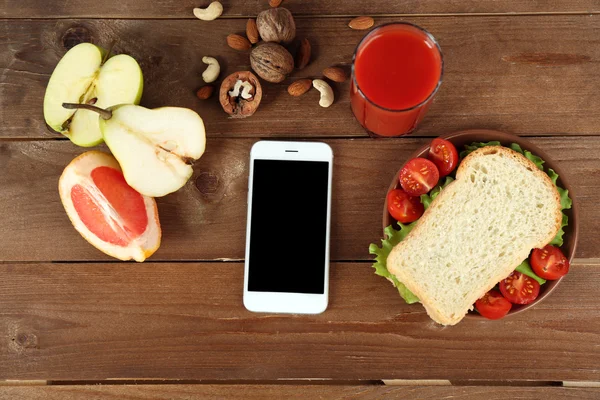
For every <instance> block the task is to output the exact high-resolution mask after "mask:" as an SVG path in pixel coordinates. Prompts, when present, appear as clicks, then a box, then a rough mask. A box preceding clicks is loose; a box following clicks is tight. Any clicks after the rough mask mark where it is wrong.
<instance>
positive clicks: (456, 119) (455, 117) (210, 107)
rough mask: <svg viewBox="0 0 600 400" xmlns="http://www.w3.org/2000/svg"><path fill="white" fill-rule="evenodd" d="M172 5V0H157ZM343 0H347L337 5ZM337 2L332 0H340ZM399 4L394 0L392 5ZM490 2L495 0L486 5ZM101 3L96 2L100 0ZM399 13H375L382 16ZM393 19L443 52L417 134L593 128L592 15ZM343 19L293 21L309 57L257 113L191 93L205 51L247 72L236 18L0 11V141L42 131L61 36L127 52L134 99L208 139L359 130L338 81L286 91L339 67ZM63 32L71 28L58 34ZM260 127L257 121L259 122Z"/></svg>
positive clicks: (44, 134) (596, 22) (348, 42)
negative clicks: (298, 92)
mask: <svg viewBox="0 0 600 400" xmlns="http://www.w3.org/2000/svg"><path fill="white" fill-rule="evenodd" d="M158 3H164V4H176V3H177V2H158ZM345 3H347V2H345ZM345 3H344V4H345ZM397 3H404V2H397ZM496 3H501V2H496ZM103 7H104V6H103ZM393 20H399V18H393V19H391V18H381V19H378V22H380V23H384V22H389V21H393ZM402 20H406V21H410V22H414V23H417V24H419V25H421V26H423V27H425V28H427V29H429V30H430V31H431V32H432V33H433V34H434V35H435V36H436V37H437V38H438V39H439V41H440V44H441V47H442V50H443V52H444V57H445V73H444V83H443V84H442V87H441V89H440V91H439V93H438V94H437V98H436V101H435V103H434V105H433V106H432V107H431V109H430V110H429V114H428V116H427V117H426V118H425V120H424V122H423V124H422V126H421V128H420V129H419V130H418V134H419V135H439V134H440V133H443V132H447V131H451V130H458V129H464V128H471V127H487V128H494V129H501V130H506V131H513V132H519V133H520V134H526V135H548V134H554V135H556V134H565V133H568V134H582V135H587V134H597V133H598V127H599V126H600V115H599V114H598V112H597V110H598V109H599V108H600V92H599V91H598V90H596V86H594V85H593V84H590V82H595V81H596V79H597V75H598V74H597V72H598V71H597V70H598V68H597V61H598V60H599V59H600V43H599V42H598V40H597V31H598V30H600V15H591V16H588V15H585V16H584V15H571V16H551V17H550V16H528V17H523V16H513V17H448V18H434V17H421V18H417V17H413V18H402ZM346 24H347V19H346V18H316V19H302V20H299V21H298V36H299V37H308V38H309V39H310V41H311V43H312V46H313V50H314V57H313V62H312V63H311V64H310V65H309V66H308V67H307V68H305V69H304V70H302V71H298V72H296V73H294V74H293V78H290V79H287V80H286V81H285V82H284V83H282V84H279V85H275V84H267V83H265V84H264V85H263V86H264V91H265V93H264V97H263V101H262V104H261V106H260V108H259V110H258V112H257V113H256V114H255V115H254V116H253V117H251V118H247V119H244V120H231V119H228V118H227V115H226V114H225V113H224V112H223V111H222V110H221V107H220V105H219V104H218V101H217V98H216V97H215V96H213V98H212V99H211V100H209V101H201V100H198V99H197V98H196V96H195V91H196V89H198V87H199V86H201V85H202V80H201V77H200V75H201V72H202V71H203V70H204V68H205V65H204V64H203V63H202V62H201V58H202V56H204V55H212V56H216V57H217V58H218V59H219V60H220V62H221V64H222V66H223V74H222V76H221V77H222V78H224V77H225V76H226V74H229V73H231V72H234V71H238V70H246V69H249V58H248V54H247V53H243V52H236V51H234V50H232V49H230V48H228V47H227V46H226V44H225V37H226V36H227V34H229V33H232V32H243V31H244V29H245V20H243V19H238V20H235V19H234V20H223V21H220V22H218V23H212V24H206V23H201V22H199V21H193V20H182V21H180V20H177V21H172V20H171V21H169V20H146V21H140V20H71V19H65V20H4V21H0V32H2V31H3V32H4V33H5V34H4V35H0V60H2V61H0V67H1V71H0V120H2V121H3V124H2V126H1V127H0V138H51V137H56V134H53V133H50V132H48V131H47V130H46V127H45V124H44V121H43V118H42V117H41V112H42V111H41V110H42V102H43V96H44V90H45V86H46V83H47V81H48V78H49V74H50V73H51V72H52V70H53V68H54V66H55V65H56V63H57V62H58V60H59V59H60V57H61V56H62V55H63V54H64V52H65V48H64V42H65V41H66V42H68V43H71V44H73V40H74V36H73V35H72V33H73V31H72V30H70V29H72V28H74V27H79V28H80V29H79V30H78V31H77V32H78V36H77V37H78V38H79V39H81V38H84V39H87V40H91V41H93V42H94V43H97V44H102V45H104V46H107V45H108V44H109V43H111V42H112V41H113V40H117V41H118V43H117V45H116V51H117V52H125V53H128V54H131V55H133V56H134V57H135V58H136V59H137V60H138V61H139V62H140V64H141V67H142V70H143V71H144V74H145V92H144V96H143V100H142V103H143V104H144V105H146V106H148V107H158V106H164V105H172V106H183V107H189V108H192V109H194V110H196V111H198V112H199V113H200V114H201V115H202V117H203V118H204V120H205V122H206V126H207V131H208V135H209V136H211V137H241V136H254V137H256V136H259V137H262V136H289V137H299V136H300V137H312V136H323V135H327V136H359V137H360V136H363V137H364V136H366V134H365V132H364V130H363V129H362V128H361V126H360V125H359V124H358V123H356V121H355V120H354V118H353V116H352V113H351V111H350V106H349V94H348V92H349V82H345V83H343V84H336V85H334V86H335V88H334V90H335V93H336V97H337V100H336V103H335V104H334V105H333V106H332V107H330V108H327V109H324V108H321V107H319V106H318V104H317V103H318V93H317V92H316V91H314V90H313V91H310V92H309V93H307V94H306V95H304V96H302V97H300V98H293V97H291V96H289V95H288V94H287V92H286V88H287V85H288V84H289V83H290V82H291V81H292V80H293V79H295V78H300V77H317V76H320V74H321V71H322V70H323V68H325V67H328V66H330V65H334V64H341V65H346V66H348V65H349V64H350V62H351V59H352V54H353V52H354V49H355V47H356V44H357V43H358V41H359V40H360V38H361V37H362V36H363V35H364V32H362V31H354V30H351V29H349V28H348V27H347V26H346ZM69 32H71V33H69ZM265 126H267V127H268V129H265Z"/></svg>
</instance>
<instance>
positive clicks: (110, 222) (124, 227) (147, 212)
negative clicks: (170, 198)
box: [59, 151, 161, 261]
mask: <svg viewBox="0 0 600 400" xmlns="http://www.w3.org/2000/svg"><path fill="white" fill-rule="evenodd" d="M59 191H60V195H61V200H62V202H63V205H64V207H65V210H66V211H67V215H68V216H69V218H70V219H71V222H72V223H73V226H74V227H75V229H77V231H79V233H80V234H81V235H82V236H83V237H84V238H85V239H86V240H87V241H88V242H90V243H91V244H92V245H94V246H95V247H97V248H98V249H99V250H101V251H103V252H104V253H106V254H108V255H111V256H113V257H116V258H118V259H121V260H131V259H133V260H136V261H143V260H144V259H146V258H147V257H149V256H150V255H152V254H153V253H154V251H156V249H158V246H159V245H160V236H161V231H160V223H159V221H158V211H157V208H156V202H155V201H154V199H152V198H150V197H147V196H143V195H141V194H140V193H138V192H137V191H135V189H133V188H132V187H131V186H129V185H128V184H127V182H126V181H125V178H124V177H123V173H122V172H121V169H120V167H119V164H118V163H117V161H116V160H115V159H114V158H113V157H112V156H110V155H108V154H105V153H102V152H99V151H89V152H87V153H84V154H82V155H81V156H79V157H77V158H76V159H74V160H73V161H72V162H71V163H70V164H69V165H68V166H67V168H65V171H64V172H63V174H62V176H61V178H60V181H59Z"/></svg>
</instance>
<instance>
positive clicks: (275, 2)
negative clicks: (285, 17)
mask: <svg viewBox="0 0 600 400" xmlns="http://www.w3.org/2000/svg"><path fill="white" fill-rule="evenodd" d="M282 1H283V0H269V5H270V6H271V7H279V6H280V5H281V2H282Z"/></svg>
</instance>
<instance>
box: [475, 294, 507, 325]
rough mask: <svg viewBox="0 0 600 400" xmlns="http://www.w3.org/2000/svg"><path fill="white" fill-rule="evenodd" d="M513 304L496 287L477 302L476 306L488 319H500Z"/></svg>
mask: <svg viewBox="0 0 600 400" xmlns="http://www.w3.org/2000/svg"><path fill="white" fill-rule="evenodd" d="M511 307H512V304H510V301H508V300H506V299H505V298H504V297H502V295H501V294H500V292H498V291H497V290H495V289H492V290H490V291H489V292H487V293H486V294H485V295H484V296H483V297H482V298H480V299H479V300H477V301H476V302H475V308H476V309H477V311H479V314H481V315H482V316H483V317H485V318H487V319H500V318H502V317H504V316H505V315H506V314H508V312H509V311H510V309H511Z"/></svg>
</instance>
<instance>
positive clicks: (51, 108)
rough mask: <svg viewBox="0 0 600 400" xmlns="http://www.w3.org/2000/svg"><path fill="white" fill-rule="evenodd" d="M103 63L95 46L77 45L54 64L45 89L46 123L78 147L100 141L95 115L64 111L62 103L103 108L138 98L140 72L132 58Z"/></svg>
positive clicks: (134, 102) (80, 110)
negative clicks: (54, 66) (92, 105)
mask: <svg viewBox="0 0 600 400" xmlns="http://www.w3.org/2000/svg"><path fill="white" fill-rule="evenodd" d="M104 60H105V52H104V50H102V49H101V48H99V47H98V46H95V45H93V44H91V43H81V44H78V45H77V46H75V47H73V48H72V49H71V50H69V51H68V52H67V53H66V54H65V55H64V56H63V58H62V59H61V60H60V61H59V62H58V64H57V65H56V68H55V69H54V72H52V76H51V77H50V81H49V82H48V86H47V87H46V95H45V97H44V118H45V120H46V124H47V125H48V126H49V127H50V128H52V129H53V130H54V131H56V132H59V133H62V134H63V135H65V136H66V137H68V138H69V139H70V140H71V141H72V142H73V143H75V144H77V145H79V146H83V147H90V146H95V145H97V144H99V143H101V142H102V132H101V131H100V124H99V119H98V114H97V113H95V112H93V111H89V110H84V109H75V110H72V109H66V108H63V107H62V104H63V103H81V104H94V105H96V106H97V107H100V108H107V107H110V106H114V105H117V104H138V103H139V102H140V99H141V97H142V91H143V87H144V79H143V76H142V70H141V69H140V66H139V65H138V63H137V62H136V61H135V60H134V59H133V58H132V57H130V56H128V55H125V54H119V55H116V56H114V57H111V58H109V59H108V60H107V61H106V62H104V63H103V61H104Z"/></svg>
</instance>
